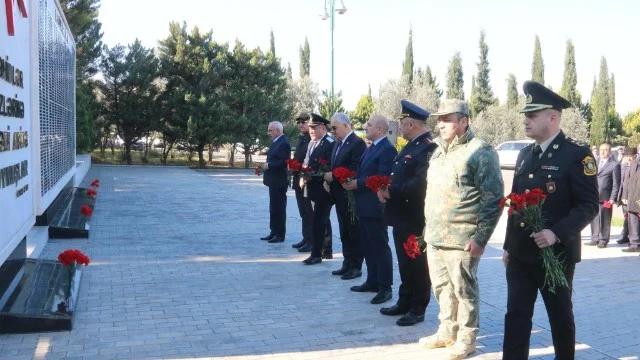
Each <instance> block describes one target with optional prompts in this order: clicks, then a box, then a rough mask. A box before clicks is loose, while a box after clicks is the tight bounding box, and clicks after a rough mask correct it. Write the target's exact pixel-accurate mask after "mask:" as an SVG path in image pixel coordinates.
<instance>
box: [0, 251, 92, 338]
mask: <svg viewBox="0 0 640 360" xmlns="http://www.w3.org/2000/svg"><path fill="white" fill-rule="evenodd" d="M81 277H82V271H81V270H80V269H78V270H77V271H76V273H75V275H74V277H73V281H72V283H71V286H69V281H68V274H67V270H66V269H65V268H64V267H63V266H62V264H60V263H59V262H58V261H55V260H36V259H22V260H9V261H6V262H5V263H3V264H2V266H1V267H0V284H2V285H3V286H2V288H1V289H0V290H2V291H3V292H2V294H0V333H24V332H42V331H62V330H71V329H72V327H73V314H74V310H75V305H76V303H77V299H78V292H79V290H80V279H81Z"/></svg>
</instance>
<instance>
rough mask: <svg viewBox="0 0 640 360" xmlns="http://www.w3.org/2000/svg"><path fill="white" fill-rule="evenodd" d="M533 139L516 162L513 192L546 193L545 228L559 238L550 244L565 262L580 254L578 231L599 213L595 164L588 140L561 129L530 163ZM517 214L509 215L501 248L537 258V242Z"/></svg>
mask: <svg viewBox="0 0 640 360" xmlns="http://www.w3.org/2000/svg"><path fill="white" fill-rule="evenodd" d="M534 145H535V144H531V145H529V146H527V147H525V148H524V149H522V150H521V151H520V153H519V154H518V160H517V162H516V170H515V173H514V179H513V187H512V188H511V191H512V192H515V193H524V192H525V191H526V190H531V189H534V188H540V189H542V190H543V191H544V192H545V194H547V199H546V201H545V203H544V204H543V205H542V216H543V217H544V219H545V221H546V228H547V229H550V230H551V231H553V233H554V234H555V235H556V236H557V237H558V241H557V242H556V243H555V244H554V245H552V246H553V249H554V251H555V253H556V254H558V255H560V254H562V255H561V259H562V261H565V262H566V263H568V264H572V263H577V262H579V261H580V259H581V242H580V241H581V237H580V232H581V231H582V229H584V228H585V227H586V226H587V224H589V223H590V222H591V220H593V218H595V216H596V215H597V214H598V184H597V181H596V174H597V165H596V163H595V160H594V158H593V155H592V154H591V152H590V151H589V148H587V147H586V146H581V145H579V144H577V143H576V142H575V141H573V140H571V139H570V138H567V137H565V135H564V133H562V132H560V134H558V136H556V138H555V139H554V140H553V142H552V143H551V144H550V145H549V147H548V148H547V150H546V151H545V152H544V153H543V154H542V157H541V158H540V160H538V161H537V164H536V165H534V164H533V148H534ZM530 235H531V231H530V230H528V229H526V224H524V222H522V220H521V217H520V216H519V215H517V214H514V215H513V216H510V217H509V220H508V222H507V232H506V237H505V242H504V249H505V250H507V251H508V252H509V254H510V255H511V256H513V257H514V258H517V259H519V260H521V261H523V262H529V263H535V262H537V261H538V255H539V248H538V246H537V245H536V243H535V242H534V241H533V239H532V238H531V237H530Z"/></svg>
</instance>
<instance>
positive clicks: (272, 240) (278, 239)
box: [269, 235, 284, 244]
mask: <svg viewBox="0 0 640 360" xmlns="http://www.w3.org/2000/svg"><path fill="white" fill-rule="evenodd" d="M281 242H284V238H283V237H280V236H277V235H276V236H274V237H272V238H271V240H269V244H275V243H281Z"/></svg>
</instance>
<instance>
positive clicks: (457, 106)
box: [431, 99, 469, 116]
mask: <svg viewBox="0 0 640 360" xmlns="http://www.w3.org/2000/svg"><path fill="white" fill-rule="evenodd" d="M455 113H459V114H463V115H466V116H469V103H468V102H466V101H464V100H459V99H444V100H441V101H440V106H439V107H438V111H437V112H435V113H433V114H431V116H440V115H449V114H455Z"/></svg>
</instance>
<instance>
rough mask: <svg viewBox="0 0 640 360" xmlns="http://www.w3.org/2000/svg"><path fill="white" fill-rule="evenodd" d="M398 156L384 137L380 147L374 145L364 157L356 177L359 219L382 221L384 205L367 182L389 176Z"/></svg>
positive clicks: (379, 144)
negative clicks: (367, 180)
mask: <svg viewBox="0 0 640 360" xmlns="http://www.w3.org/2000/svg"><path fill="white" fill-rule="evenodd" d="M396 155H398V152H397V151H396V148H395V147H393V145H392V144H391V142H389V139H387V138H386V137H383V138H382V140H380V142H379V143H378V145H376V146H373V144H372V145H371V146H370V147H369V148H368V149H367V150H366V151H365V152H364V154H363V155H362V160H361V161H360V166H359V167H358V174H357V175H356V180H357V182H358V188H357V189H356V190H355V197H356V213H357V214H358V217H361V218H379V219H382V209H383V204H382V203H380V201H379V200H378V195H376V193H374V192H373V191H371V189H369V188H368V187H367V185H366V184H365V181H366V179H367V178H368V177H369V176H371V175H385V176H389V175H390V174H391V167H392V165H393V158H395V156H396Z"/></svg>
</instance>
